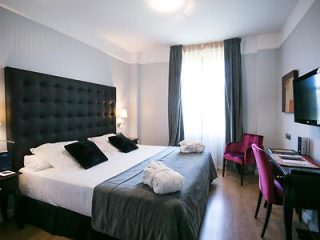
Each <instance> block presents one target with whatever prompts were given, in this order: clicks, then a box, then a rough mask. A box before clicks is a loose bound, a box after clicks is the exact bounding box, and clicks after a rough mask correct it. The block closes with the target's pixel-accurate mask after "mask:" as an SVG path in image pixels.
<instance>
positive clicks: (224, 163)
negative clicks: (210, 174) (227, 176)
mask: <svg viewBox="0 0 320 240" xmlns="http://www.w3.org/2000/svg"><path fill="white" fill-rule="evenodd" d="M225 169H226V160H225V159H223V168H222V177H224V171H225Z"/></svg>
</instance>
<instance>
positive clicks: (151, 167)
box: [143, 161, 166, 188]
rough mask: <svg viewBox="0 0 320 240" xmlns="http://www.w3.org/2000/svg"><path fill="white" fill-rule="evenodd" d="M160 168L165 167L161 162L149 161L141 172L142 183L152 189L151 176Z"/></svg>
mask: <svg viewBox="0 0 320 240" xmlns="http://www.w3.org/2000/svg"><path fill="white" fill-rule="evenodd" d="M162 168H166V165H164V164H163V163H162V162H159V161H150V163H149V164H148V166H147V167H146V168H145V169H144V170H143V183H144V184H147V185H148V186H149V187H151V188H152V178H153V174H154V172H155V171H156V170H160V169H162Z"/></svg>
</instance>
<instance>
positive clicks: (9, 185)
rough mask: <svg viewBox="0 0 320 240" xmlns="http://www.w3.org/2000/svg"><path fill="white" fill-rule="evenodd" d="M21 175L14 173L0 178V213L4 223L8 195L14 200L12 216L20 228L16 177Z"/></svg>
mask: <svg viewBox="0 0 320 240" xmlns="http://www.w3.org/2000/svg"><path fill="white" fill-rule="evenodd" d="M20 174H21V173H19V172H16V173H14V174H11V175H8V176H4V177H2V176H0V213H1V215H2V218H3V220H4V221H6V220H7V219H8V213H7V206H8V197H9V195H10V194H12V195H13V198H14V216H15V219H16V222H17V225H18V226H19V227H21V226H22V224H21V221H20V220H21V219H20V215H19V201H20V190H19V185H18V176H19V175H20Z"/></svg>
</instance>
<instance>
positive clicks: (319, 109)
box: [293, 68, 320, 126]
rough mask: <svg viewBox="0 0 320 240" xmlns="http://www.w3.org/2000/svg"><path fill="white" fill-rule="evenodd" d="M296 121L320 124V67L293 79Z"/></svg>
mask: <svg viewBox="0 0 320 240" xmlns="http://www.w3.org/2000/svg"><path fill="white" fill-rule="evenodd" d="M293 98H294V121H295V122H298V123H303V124H308V125H315V126H320V68H316V69H314V70H313V71H311V72H309V73H307V74H305V75H303V76H301V77H299V78H297V79H296V80H294V81H293Z"/></svg>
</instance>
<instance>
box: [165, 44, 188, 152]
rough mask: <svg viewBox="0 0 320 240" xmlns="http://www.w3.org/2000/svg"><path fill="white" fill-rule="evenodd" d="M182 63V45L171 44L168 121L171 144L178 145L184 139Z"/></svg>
mask: <svg viewBox="0 0 320 240" xmlns="http://www.w3.org/2000/svg"><path fill="white" fill-rule="evenodd" d="M181 63H182V46H181V45H180V46H171V47H170V61H169V91H168V123H169V145H170V146H178V144H179V142H180V141H182V140H183V139H184V131H183V116H182V100H181V83H180V78H181Z"/></svg>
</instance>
